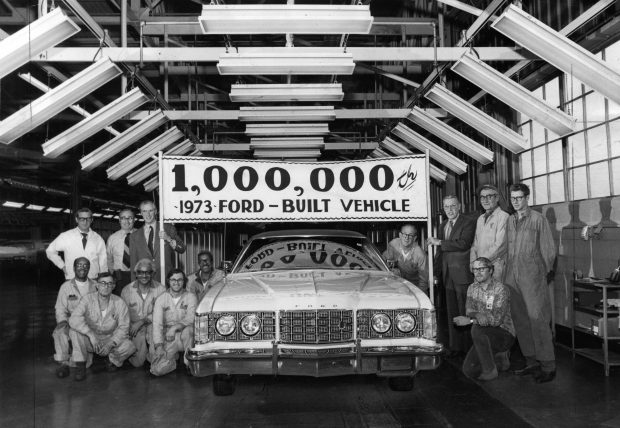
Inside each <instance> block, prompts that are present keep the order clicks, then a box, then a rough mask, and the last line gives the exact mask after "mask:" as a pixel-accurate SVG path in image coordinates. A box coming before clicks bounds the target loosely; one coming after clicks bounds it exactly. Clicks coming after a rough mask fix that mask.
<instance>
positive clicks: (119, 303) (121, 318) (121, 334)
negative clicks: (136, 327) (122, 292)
mask: <svg viewBox="0 0 620 428" xmlns="http://www.w3.org/2000/svg"><path fill="white" fill-rule="evenodd" d="M114 305H115V306H116V310H117V314H118V319H117V322H118V325H117V326H116V329H115V330H114V333H112V342H114V343H115V344H116V345H120V343H121V342H122V341H123V340H124V339H126V338H127V337H128V335H129V310H128V309H127V305H126V304H125V301H124V300H122V299H115V301H114Z"/></svg>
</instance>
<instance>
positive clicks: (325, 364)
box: [185, 341, 443, 377]
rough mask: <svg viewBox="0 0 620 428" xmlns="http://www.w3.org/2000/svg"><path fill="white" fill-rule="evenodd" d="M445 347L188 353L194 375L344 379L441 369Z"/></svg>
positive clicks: (274, 348)
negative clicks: (342, 377)
mask: <svg viewBox="0 0 620 428" xmlns="http://www.w3.org/2000/svg"><path fill="white" fill-rule="evenodd" d="M442 352H443V346H442V345H441V344H436V345H435V346H432V347H419V346H390V347H368V348H365V347H362V346H361V345H360V343H359V341H358V342H357V343H355V344H351V346H350V347H347V348H322V349H290V348H284V347H281V346H278V344H277V343H275V342H274V343H273V345H272V347H271V348H270V349H259V350H250V349H237V350H230V349H225V350H211V351H199V350H197V349H192V348H190V349H188V350H187V351H186V353H185V357H186V358H187V361H188V365H189V369H190V371H191V373H192V375H193V376H197V377H202V376H211V375H214V374H228V375H231V374H249V375H290V376H313V377H326V376H343V375H352V374H376V375H378V376H408V375H409V376H411V375H414V374H416V373H417V372H418V371H419V370H433V369H436V368H437V367H439V364H440V362H441V354H442Z"/></svg>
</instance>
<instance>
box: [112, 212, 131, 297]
mask: <svg viewBox="0 0 620 428" xmlns="http://www.w3.org/2000/svg"><path fill="white" fill-rule="evenodd" d="M135 220H136V218H135V215H134V213H133V211H132V210H131V209H129V208H125V209H122V210H121V211H120V212H119V213H118V222H119V223H120V225H121V228H120V230H117V231H116V232H114V233H113V234H112V235H110V237H109V238H108V245H107V255H108V270H109V272H112V273H114V277H115V278H116V288H115V289H114V291H113V293H114V294H116V295H118V296H120V294H121V291H122V290H123V287H124V286H126V285H127V284H129V283H130V282H131V269H132V266H131V256H130V253H129V237H130V235H131V233H133V232H134V231H135V230H136V229H134V227H133V224H134V222H135Z"/></svg>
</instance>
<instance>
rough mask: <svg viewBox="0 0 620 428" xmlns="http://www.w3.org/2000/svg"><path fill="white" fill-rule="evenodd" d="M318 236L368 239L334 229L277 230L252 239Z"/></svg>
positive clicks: (357, 233)
mask: <svg viewBox="0 0 620 428" xmlns="http://www.w3.org/2000/svg"><path fill="white" fill-rule="evenodd" d="M316 236H332V237H341V238H366V235H362V234H361V233H359V232H353V231H350V230H334V229H288V230H276V231H271V232H263V233H259V234H258V235H254V236H253V237H252V239H253V240H254V239H265V238H290V237H304V238H311V237H316Z"/></svg>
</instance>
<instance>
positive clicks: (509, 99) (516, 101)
mask: <svg viewBox="0 0 620 428" xmlns="http://www.w3.org/2000/svg"><path fill="white" fill-rule="evenodd" d="M452 71H454V72H455V73H457V74H459V75H461V76H463V77H464V78H466V79H467V80H469V81H470V82H472V83H474V84H476V85H478V86H479V87H480V88H482V89H484V90H485V91H486V92H488V93H489V94H491V95H493V96H494V97H495V98H497V99H499V100H501V101H503V102H504V103H506V104H508V105H509V106H511V107H512V108H514V109H515V110H518V111H520V112H521V113H523V114H524V115H526V116H528V117H531V118H532V119H534V120H535V121H537V122H539V123H540V124H541V125H543V126H544V127H545V128H548V129H550V130H551V131H553V132H554V133H556V134H558V135H560V136H562V135H566V134H569V133H571V132H573V131H575V130H576V129H577V126H576V120H575V119H574V118H572V117H571V116H569V115H567V114H566V113H564V112H563V111H561V110H560V109H557V108H555V107H554V106H552V105H550V104H548V103H546V102H545V101H543V100H541V99H540V98H538V97H536V96H534V94H532V93H531V92H530V91H528V90H527V89H525V88H524V87H523V86H521V85H519V84H518V83H517V82H515V81H514V80H511V79H510V78H508V77H507V76H504V75H503V74H502V73H500V72H498V71H497V70H495V69H494V68H492V67H489V66H488V65H486V64H485V63H484V62H482V61H480V60H479V59H477V58H474V57H473V56H472V55H471V54H470V53H466V54H465V55H463V56H462V57H461V59H459V60H458V62H456V63H455V64H454V65H453V66H452Z"/></svg>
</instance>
